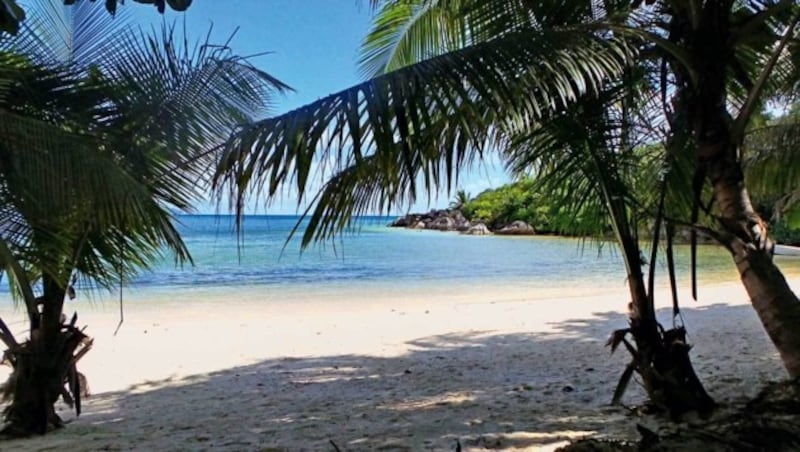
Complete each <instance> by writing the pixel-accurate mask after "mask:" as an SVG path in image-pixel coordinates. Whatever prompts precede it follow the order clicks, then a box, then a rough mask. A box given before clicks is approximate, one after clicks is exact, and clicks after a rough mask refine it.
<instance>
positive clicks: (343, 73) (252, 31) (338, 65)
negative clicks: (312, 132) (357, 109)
mask: <svg viewBox="0 0 800 452" xmlns="http://www.w3.org/2000/svg"><path fill="white" fill-rule="evenodd" d="M368 3H369V2H368V1H367V0H194V2H193V3H192V6H191V7H190V8H189V10H188V11H186V12H185V13H180V14H176V13H168V14H166V16H165V17H164V18H163V19H165V20H168V21H172V20H175V19H177V20H178V21H179V22H182V21H183V20H185V21H186V27H187V29H188V34H189V37H190V38H192V39H201V38H204V37H205V34H206V33H207V32H208V29H209V27H211V26H212V25H213V32H212V42H224V41H226V40H227V39H228V38H229V37H230V36H231V34H232V33H233V32H234V31H236V29H237V27H238V31H236V35H235V36H234V38H233V40H232V41H231V44H230V46H231V48H232V49H233V50H234V51H235V52H236V53H237V54H239V55H253V54H258V53H262V52H271V53H270V54H269V55H264V56H259V57H257V58H254V59H253V60H252V62H253V64H254V65H256V66H258V67H259V68H260V69H263V70H265V71H267V72H269V73H270V74H272V75H273V76H275V77H277V78H279V79H280V80H282V81H283V82H285V83H287V84H288V85H290V86H291V87H292V88H294V89H295V92H294V93H289V94H287V95H286V96H282V97H279V98H277V99H275V101H276V104H275V108H274V109H273V111H272V113H274V114H280V113H283V112H286V111H288V110H291V109H293V108H296V107H299V106H302V105H304V104H306V103H309V102H313V101H314V100H317V99H319V98H321V97H324V96H326V95H328V94H331V93H334V92H336V91H340V90H342V89H345V88H347V87H349V86H351V85H354V84H356V83H358V82H359V81H361V78H360V77H359V75H358V66H357V61H358V48H359V46H360V44H361V41H362V39H363V38H364V36H366V34H367V32H368V30H369V26H370V19H371V14H372V12H371V11H370V8H369V5H368ZM123 7H124V8H131V9H135V11H133V13H134V14H135V16H136V18H137V21H138V22H139V23H140V24H141V25H142V26H144V27H149V24H158V23H159V22H160V21H161V20H162V17H161V16H160V15H159V14H158V13H157V12H156V11H155V8H152V7H150V6H146V5H139V4H136V3H133V2H129V3H127V4H126V5H125V6H123ZM507 181H508V178H507V177H506V176H505V175H504V173H503V171H502V168H501V167H500V166H499V165H497V164H492V163H487V164H486V165H483V166H482V167H481V168H475V169H473V170H472V171H470V172H469V173H466V174H464V175H463V176H462V178H461V181H460V183H459V185H458V187H456V188H459V189H460V188H463V189H465V190H466V191H467V192H470V193H471V194H472V195H473V196H474V195H476V194H478V193H479V192H480V191H483V190H484V189H486V188H490V187H496V186H499V185H501V184H503V183H505V182H507ZM451 195H452V194H448V193H446V192H441V193H439V194H437V195H436V196H434V199H431V200H430V201H429V200H427V199H421V200H419V201H418V202H417V203H416V204H415V205H412V206H410V209H408V210H411V211H414V212H417V211H423V210H428V209H429V208H432V207H444V206H446V205H447V204H448V202H449V200H450V199H451ZM296 204H297V203H296V198H295V197H294V196H292V195H291V194H287V195H286V196H285V197H284V198H283V199H281V200H279V201H278V202H276V203H275V204H273V205H271V206H270V207H269V208H268V209H267V210H266V213H269V214H288V213H294V212H296V210H297V207H296ZM252 207H253V208H255V209H256V210H255V211H257V212H258V213H265V209H264V207H263V205H259V206H252ZM406 207H408V206H406ZM199 210H200V211H201V212H213V211H214V206H213V205H211V204H210V203H209V204H207V205H205V206H200V208H199Z"/></svg>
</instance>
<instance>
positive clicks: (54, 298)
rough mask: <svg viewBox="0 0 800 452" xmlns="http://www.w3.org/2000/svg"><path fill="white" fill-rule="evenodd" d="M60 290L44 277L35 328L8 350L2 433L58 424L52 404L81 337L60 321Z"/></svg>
mask: <svg viewBox="0 0 800 452" xmlns="http://www.w3.org/2000/svg"><path fill="white" fill-rule="evenodd" d="M64 287H65V286H62V285H60V284H59V283H58V282H56V281H54V280H53V279H52V278H49V277H45V278H44V281H43V288H44V295H43V296H42V297H41V298H40V300H41V302H42V305H43V306H42V315H41V320H40V322H39V325H37V326H38V327H37V328H35V329H32V330H31V335H30V340H29V341H27V342H25V343H23V344H21V345H20V346H19V347H17V348H16V349H12V350H11V355H12V358H11V361H12V366H13V368H14V370H13V372H12V374H11V376H10V377H9V380H8V382H7V383H6V385H5V387H4V392H5V395H6V397H10V398H11V404H10V405H9V406H8V407H7V408H6V409H5V411H4V415H5V420H6V422H7V425H6V427H5V429H4V433H5V434H8V435H12V436H27V435H31V434H34V433H39V434H43V433H45V432H46V431H47V429H48V428H49V427H50V426H53V427H60V426H61V425H62V423H61V419H60V418H59V416H58V414H56V411H55V403H56V401H57V400H58V397H59V396H60V395H61V394H62V393H63V392H64V381H65V379H66V377H67V373H68V372H69V371H70V369H71V367H72V366H73V355H74V352H75V350H76V348H77V347H78V346H79V345H80V343H81V342H82V341H83V339H84V337H85V336H84V335H83V334H82V333H81V332H80V331H78V330H77V329H75V328H74V327H66V328H65V325H63V324H62V322H61V309H62V307H63V303H64V296H65V288H64Z"/></svg>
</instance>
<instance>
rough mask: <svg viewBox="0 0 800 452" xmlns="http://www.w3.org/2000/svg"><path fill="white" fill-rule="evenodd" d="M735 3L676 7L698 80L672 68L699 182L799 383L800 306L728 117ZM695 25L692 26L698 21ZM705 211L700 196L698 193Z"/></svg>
mask: <svg viewBox="0 0 800 452" xmlns="http://www.w3.org/2000/svg"><path fill="white" fill-rule="evenodd" d="M733 4H734V2H732V1H731V0H725V1H719V2H716V1H715V2H705V4H704V5H703V7H702V11H701V12H700V14H698V15H695V14H694V13H693V12H692V11H691V9H690V8H688V7H686V6H685V5H684V6H681V4H679V3H674V4H673V5H672V10H671V11H670V12H671V16H672V19H671V24H670V36H669V39H670V41H672V42H673V43H675V44H677V45H678V46H680V47H681V48H682V49H684V50H685V51H686V54H685V55H686V56H687V59H688V61H690V63H691V66H692V69H693V71H694V77H691V76H690V74H689V69H688V68H687V67H686V66H685V65H684V64H683V63H678V62H676V61H671V64H672V69H673V74H674V75H675V80H676V84H677V90H676V94H675V97H674V99H673V100H674V105H676V106H677V109H676V111H685V112H686V114H687V124H688V128H689V130H690V131H691V133H692V137H693V139H694V142H695V145H696V152H695V155H696V161H697V172H698V173H697V175H698V176H699V177H698V180H701V179H700V178H702V180H705V181H708V182H709V183H710V185H711V187H712V188H713V200H714V202H715V205H716V206H717V207H718V209H719V214H718V215H719V216H718V219H719V223H720V228H719V231H718V232H719V233H720V236H721V237H722V238H723V245H725V246H726V247H727V248H728V249H729V250H730V252H731V255H732V256H733V260H734V263H735V265H736V268H737V270H738V272H739V275H740V276H741V280H742V283H743V285H744V287H745V289H746V290H747V293H748V295H749V296H750V299H751V303H752V305H753V307H754V308H755V310H756V312H757V313H758V316H759V318H760V320H761V323H762V324H763V325H764V328H765V330H766V331H767V334H768V335H769V337H770V338H771V339H772V342H773V343H774V344H775V347H776V348H777V349H778V352H779V353H780V355H781V358H782V360H783V363H784V366H785V367H786V369H787V370H788V372H789V374H790V375H791V376H793V377H795V376H800V328H797V325H800V301H798V299H797V296H796V295H795V294H794V293H793V292H792V291H791V289H790V288H789V285H788V284H787V283H786V280H785V278H784V277H783V275H782V274H781V272H780V270H779V269H778V267H777V266H776V265H775V263H774V262H773V261H772V243H771V241H770V240H769V237H768V231H767V227H766V225H765V223H764V222H763V221H762V219H761V218H760V217H759V215H758V214H757V213H756V212H755V209H753V206H752V203H751V202H750V197H749V195H748V192H747V188H746V187H745V183H744V175H743V173H742V167H741V159H740V151H741V149H740V148H741V142H737V141H735V140H737V139H738V138H734V136H733V128H732V127H733V123H734V121H733V119H732V117H731V114H730V113H729V110H728V90H727V86H728V85H727V84H728V82H729V81H728V80H729V71H730V68H731V66H732V65H733V64H736V61H735V49H734V48H733V45H734V44H733V41H732V39H731V29H732V28H731V27H732V26H731V22H730V20H731V15H732V8H733ZM693 17H694V19H692V18H693ZM695 196H696V197H697V198H696V201H695V202H697V203H700V202H701V200H700V193H699V192H698V193H695Z"/></svg>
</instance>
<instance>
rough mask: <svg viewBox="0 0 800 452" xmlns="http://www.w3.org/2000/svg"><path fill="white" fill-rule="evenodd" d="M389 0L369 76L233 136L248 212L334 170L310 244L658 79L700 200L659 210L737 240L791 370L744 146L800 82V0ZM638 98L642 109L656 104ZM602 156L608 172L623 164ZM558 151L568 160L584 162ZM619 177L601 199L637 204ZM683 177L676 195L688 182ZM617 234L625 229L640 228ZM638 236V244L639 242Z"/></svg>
mask: <svg viewBox="0 0 800 452" xmlns="http://www.w3.org/2000/svg"><path fill="white" fill-rule="evenodd" d="M373 4H374V5H375V6H376V7H377V8H379V13H378V15H377V17H376V20H375V25H374V27H373V30H372V32H371V33H370V35H369V37H368V38H367V43H366V45H365V49H366V50H365V52H364V54H363V59H362V67H363V69H364V71H365V75H366V76H368V77H371V78H370V79H369V80H368V81H366V82H364V83H361V84H359V85H357V86H354V87H352V88H349V89H347V90H344V91H342V92H339V93H336V94H333V95H331V96H328V97H326V98H323V99H321V100H319V101H317V102H314V103H312V104H309V105H308V106H305V107H302V108H299V109H297V110H294V111H291V112H288V113H286V114H283V115H281V116H278V117H274V118H269V119H266V120H262V121H259V122H257V123H254V124H252V125H249V126H247V127H244V128H242V130H241V131H240V132H239V133H238V134H237V135H236V136H235V137H234V139H232V140H231V142H230V143H229V145H228V149H227V152H226V155H225V156H224V158H223V160H222V161H221V162H220V167H219V175H218V178H217V187H218V188H219V189H220V190H223V191H226V193H228V195H229V200H230V202H231V203H232V205H233V206H234V209H235V210H236V211H237V212H238V213H241V207H242V206H243V205H244V202H245V197H246V196H247V194H248V191H247V190H248V189H252V188H254V187H255V188H259V189H261V190H262V191H265V192H266V194H267V195H269V196H272V195H275V194H277V193H279V192H280V190H281V189H282V187H283V186H284V185H285V184H288V183H292V184H294V185H296V187H297V190H298V193H299V194H300V196H301V197H303V196H307V194H306V188H307V187H308V184H309V181H310V180H312V179H313V178H314V177H319V178H321V179H322V180H324V181H325V184H324V185H323V186H322V189H321V190H319V191H318V192H317V193H316V194H314V195H313V196H312V197H310V199H309V201H311V202H310V203H309V204H310V205H311V207H309V210H308V211H307V213H308V214H309V215H310V222H309V228H308V229H307V231H306V232H305V235H304V237H303V243H304V244H308V243H310V242H311V241H312V240H315V239H324V238H327V237H330V236H331V235H333V234H335V233H336V232H337V231H339V230H341V229H342V228H345V227H347V226H349V225H350V223H351V222H352V221H354V217H355V216H357V215H359V214H364V213H368V212H371V211H374V210H377V209H388V208H389V207H390V206H392V205H394V204H402V203H407V202H412V201H413V200H415V199H416V197H417V196H418V191H419V187H418V185H419V186H421V188H422V189H423V190H424V191H426V192H427V193H428V194H430V192H432V191H433V190H436V189H437V188H439V187H444V188H447V189H448V190H449V189H450V184H451V182H452V181H454V180H455V179H456V177H457V174H458V173H459V171H460V170H461V169H462V168H463V167H464V166H465V165H467V164H469V163H471V162H475V161H477V160H479V159H480V158H481V157H482V156H483V155H484V153H485V152H488V150H490V149H498V148H499V149H503V147H502V146H495V147H492V146H491V145H497V144H501V145H502V144H506V143H510V142H515V141H519V140H520V139H521V137H526V136H530V134H531V133H532V132H534V131H537V130H538V128H539V127H540V126H541V125H542V124H549V123H551V122H552V121H555V120H558V119H559V118H562V117H563V116H565V115H567V116H572V117H573V118H576V117H582V118H584V119H585V121H584V122H575V123H573V127H574V130H575V131H576V132H580V131H581V130H583V129H585V127H582V124H585V123H589V124H592V123H594V122H595V121H596V120H598V118H600V119H602V114H601V112H602V109H597V108H595V109H594V110H593V111H596V112H598V113H596V114H595V115H594V116H591V117H589V118H586V116H585V114H583V113H582V112H581V110H580V109H581V108H583V106H584V104H585V103H586V102H590V103H591V100H592V99H595V100H597V99H602V98H603V96H605V95H606V94H605V93H606V92H607V90H609V89H613V88H614V87H615V86H618V85H620V84H621V85H622V86H623V87H625V90H624V91H625V93H626V94H623V97H625V96H631V95H632V94H633V93H634V90H633V89H632V86H633V82H634V81H636V80H643V81H644V82H643V83H645V84H646V86H647V87H648V89H649V90H650V91H651V92H654V93H655V94H656V95H655V96H651V97H652V98H654V101H655V102H657V106H658V109H659V110H660V111H661V112H662V114H661V115H660V116H659V121H658V122H657V123H656V124H655V127H654V128H655V129H656V130H658V129H660V130H661V137H662V139H663V140H664V141H665V143H666V146H665V147H666V149H667V150H668V154H669V155H670V157H669V158H668V159H667V160H666V161H667V162H678V161H680V162H683V161H685V159H686V157H687V155H686V151H688V152H689V154H688V157H690V159H689V163H690V167H689V168H688V169H686V167H685V165H677V164H676V165H672V164H670V165H669V167H670V169H671V171H677V172H678V173H677V174H678V176H675V177H674V178H670V180H671V181H675V182H682V183H683V184H682V185H683V187H684V190H683V192H682V194H683V195H685V194H686V193H687V191H688V194H689V199H690V201H691V203H690V204H691V205H692V206H693V207H692V208H691V209H689V210H690V211H689V213H688V214H685V215H684V216H681V217H678V215H679V214H681V213H682V212H681V210H680V209H678V208H677V206H676V208H670V209H668V210H667V209H663V210H662V209H658V210H662V212H667V213H669V214H670V215H673V216H674V217H673V218H671V219H672V221H673V222H677V221H682V222H683V223H685V224H689V225H692V226H693V229H692V231H693V232H692V235H693V237H694V236H695V234H696V230H697V229H698V228H700V225H699V224H700V221H701V218H700V213H701V212H703V213H704V214H705V216H706V217H707V218H708V219H710V220H712V221H713V226H714V228H713V230H712V229H709V230H706V232H707V233H710V234H712V235H713V236H715V237H716V238H717V239H718V240H719V241H720V243H722V244H723V246H725V247H726V248H727V249H728V250H729V251H730V252H731V255H732V256H733V258H734V261H735V262H736V265H737V268H738V269H739V271H740V274H741V275H742V281H743V283H744V285H745V288H746V289H747V291H748V293H749V294H750V296H751V299H752V304H753V306H754V307H755V309H756V311H757V312H758V314H759V316H760V318H761V320H762V322H763V324H764V326H765V328H766V330H767V332H768V334H769V335H770V337H771V338H772V340H773V342H774V343H775V345H776V347H777V348H778V350H779V352H780V354H781V357H782V359H783V361H784V364H785V366H786V368H787V370H788V371H789V373H790V374H791V375H793V376H796V375H800V331H798V330H797V329H796V328H792V326H791V325H793V324H794V323H796V322H797V321H798V320H800V302H798V300H797V297H796V296H795V295H794V294H793V293H792V291H791V290H790V288H789V287H788V285H787V284H786V281H785V279H784V278H783V276H782V275H781V273H780V271H779V270H778V268H777V267H776V266H775V264H774V263H773V262H772V260H771V254H770V249H771V242H770V240H769V238H768V236H767V231H766V229H765V227H764V225H763V222H762V221H761V220H760V218H759V217H758V215H757V214H756V212H755V210H754V209H753V208H752V205H751V203H750V201H749V196H748V193H747V190H746V188H745V185H744V181H743V176H742V171H741V165H740V160H739V148H740V146H741V143H742V140H743V137H744V132H745V128H746V126H747V124H748V122H749V119H750V117H751V116H752V114H753V112H754V111H756V110H757V109H758V107H759V105H760V103H761V101H762V100H763V98H764V97H765V96H767V95H773V94H776V93H780V92H782V91H785V90H788V89H789V88H791V82H792V81H794V80H797V73H796V71H795V69H794V66H793V64H792V62H793V61H794V59H793V58H791V52H793V51H794V50H795V49H796V48H797V47H796V46H795V45H794V44H795V39H794V27H795V25H796V22H797V21H798V18H800V8H798V7H797V6H796V5H795V4H794V2H792V1H733V0H723V1H700V0H690V1H679V0H662V1H648V2H647V4H642V1H633V2H631V1H628V0H626V1H622V0H617V1H613V0H608V1H588V0H587V1H576V2H560V1H538V2H530V1H525V0H518V1H499V0H498V1H477V0H395V1H389V0H386V1H380V0H376V1H374V2H373ZM788 44H792V45H788ZM640 73H641V74H640ZM637 83H638V82H637ZM628 104H629V105H630V106H631V107H630V108H631V109H630V110H627V109H623V111H626V112H627V113H626V114H634V113H636V111H637V110H638V109H639V108H641V106H636V105H634V104H633V103H631V102H628ZM634 106H635V107H636V109H637V110H633V109H632V108H633V107H634ZM576 108H577V110H576ZM579 113H581V114H583V116H581V115H579ZM626 122H627V121H626ZM617 130H622V129H617ZM589 136H590V137H591V136H592V134H589ZM567 138H569V136H568V135H567V136H564V135H550V136H549V137H548V139H549V140H553V141H552V142H550V143H546V144H548V145H549V148H550V149H554V148H558V146H568V145H569V146H572V147H574V146H575V145H574V143H571V142H570V141H569V140H567ZM630 138H631V137H629V139H626V140H623V141H624V142H630V141H631V140H630ZM632 138H637V137H636V136H634V137H632ZM620 140H621V135H619V136H618V137H617V138H616V141H613V142H611V143H609V142H608V140H605V141H604V144H606V145H608V144H611V145H613V146H611V147H610V148H609V147H605V149H612V150H614V149H620V145H619V142H620ZM593 141H596V140H593ZM534 143H535V144H537V146H541V145H542V143H541V140H539V141H538V142H531V144H534ZM595 144H596V143H595ZM593 146H594V144H593ZM593 146H591V147H590V148H593ZM584 147H586V146H584ZM582 155H584V156H587V158H589V157H588V155H587V154H585V153H584V154H582ZM512 157H513V155H512ZM606 157H607V156H606ZM592 158H594V159H595V160H594V163H595V164H596V165H598V167H597V168H595V171H600V172H603V171H607V170H608V168H607V167H605V166H603V165H612V164H615V163H614V162H613V161H608V160H607V159H606V160H602V159H599V158H595V157H592ZM330 162H334V164H333V165H331V164H330ZM590 162H591V160H590ZM318 163H324V165H318ZM553 164H554V165H560V166H561V167H562V168H563V170H564V171H568V172H567V174H570V173H571V172H575V171H583V170H582V169H581V168H580V167H574V166H573V167H570V166H569V165H566V164H561V163H553ZM331 168H332V170H331ZM326 170H327V172H325V171H326ZM315 171H316V172H315ZM601 174H605V173H601ZM614 174H615V173H614V172H610V174H607V175H608V176H609V178H608V181H607V182H608V184H610V185H614V184H618V183H622V182H625V179H620V180H619V182H614V180H615V179H616V176H614ZM564 177H566V176H564ZM651 178H654V179H655V177H652V176H651ZM671 181H670V182H669V184H672V183H675V182H671ZM665 183H666V182H665ZM619 190H621V188H620V189H618V191H617V192H616V193H615V192H610V191H609V192H606V193H604V194H603V196H602V198H601V199H602V200H603V202H604V203H612V204H613V203H617V202H622V199H623V198H620V196H619V194H620V193H619ZM586 193H596V192H586ZM666 193H667V192H665V196H667V194H666ZM671 193H673V194H669V195H668V197H667V198H666V199H667V200H668V201H669V203H670V204H672V203H675V202H676V201H675V198H674V197H678V196H680V195H681V192H671ZM708 198H711V199H712V200H713V203H709V201H708ZM658 204H660V203H658ZM607 212H608V213H610V214H611V215H612V216H619V218H618V220H619V224H620V225H622V224H629V223H630V221H628V220H626V216H627V215H630V212H631V211H630V209H629V207H627V206H625V205H620V206H619V207H613V206H608V210H607ZM651 213H652V212H651ZM656 224H660V222H657V223H656ZM618 226H619V225H618ZM628 228H629V229H630V227H628ZM615 232H616V233H617V235H618V239H620V240H622V238H621V237H620V236H625V235H630V234H632V233H633V232H632V230H629V231H627V232H626V231H615ZM620 232H621V233H620ZM657 235H658V234H656V236H657ZM625 240H627V239H625ZM623 247H624V248H625V249H626V251H625V254H626V255H627V254H628V252H629V251H630V250H633V249H634V248H633V247H630V248H626V246H625V245H623ZM627 258H628V261H629V262H628V264H629V267H628V272H629V274H634V275H635V274H636V273H637V272H639V269H638V268H637V267H636V264H635V263H634V261H635V260H637V259H638V256H633V255H630V256H627ZM631 289H632V292H634V291H636V292H638V295H636V296H635V299H637V298H638V299H641V298H642V297H643V296H645V295H646V296H647V297H649V296H651V294H644V293H643V292H642V291H640V290H639V289H636V288H634V287H632V288H631ZM634 308H635V309H634V312H633V313H632V323H633V329H636V327H637V325H646V327H643V328H644V329H645V330H647V332H644V331H643V332H641V334H640V337H642V338H644V340H645V341H647V342H648V343H649V344H650V345H647V347H657V345H653V344H658V340H655V339H654V338H653V337H652V336H653V335H652V334H651V333H649V332H651V331H653V328H654V326H653V322H654V320H653V319H652V316H651V314H650V312H649V311H651V309H650V308H649V307H648V306H647V305H642V306H639V307H637V306H636V305H634ZM637 317H640V318H639V319H638V320H637ZM637 343H639V341H638V340H637ZM639 345H641V344H639ZM636 352H637V353H639V352H641V349H640V350H638V351H636ZM672 364H674V367H676V368H677V367H679V366H680V365H683V364H680V363H677V362H673V363H672ZM691 374H692V372H690V371H687V372H684V373H683V375H684V377H686V378H690V377H691Z"/></svg>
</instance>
